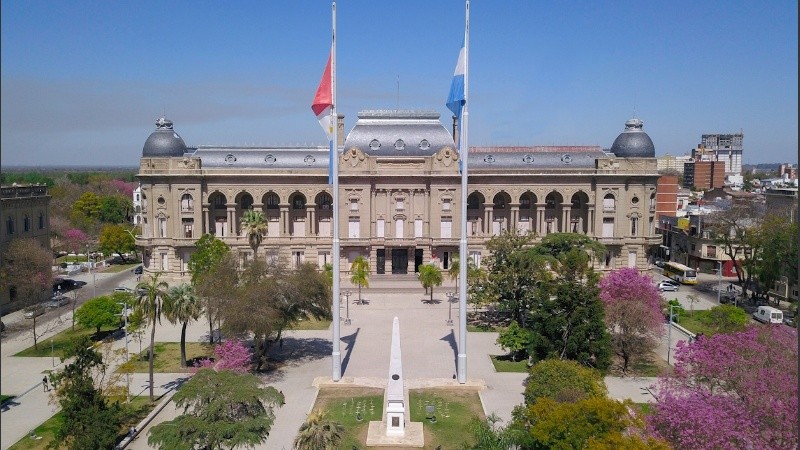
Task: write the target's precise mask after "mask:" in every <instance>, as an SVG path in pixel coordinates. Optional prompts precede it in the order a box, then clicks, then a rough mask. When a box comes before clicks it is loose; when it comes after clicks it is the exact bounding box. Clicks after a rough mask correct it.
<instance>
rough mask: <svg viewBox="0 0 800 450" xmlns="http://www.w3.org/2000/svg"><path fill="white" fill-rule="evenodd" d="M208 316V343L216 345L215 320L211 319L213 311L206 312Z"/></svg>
mask: <svg viewBox="0 0 800 450" xmlns="http://www.w3.org/2000/svg"><path fill="white" fill-rule="evenodd" d="M206 314H208V343H209V344H212V345H213V344H214V319H213V318H212V317H211V311H206Z"/></svg>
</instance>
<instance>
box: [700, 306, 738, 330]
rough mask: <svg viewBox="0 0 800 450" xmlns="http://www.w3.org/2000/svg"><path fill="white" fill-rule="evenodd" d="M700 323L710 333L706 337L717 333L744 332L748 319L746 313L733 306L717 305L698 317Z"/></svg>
mask: <svg viewBox="0 0 800 450" xmlns="http://www.w3.org/2000/svg"><path fill="white" fill-rule="evenodd" d="M700 322H702V323H703V325H705V326H706V327H707V328H709V329H710V330H712V331H710V332H709V333H707V334H708V336H711V335H714V334H717V333H734V332H737V331H744V329H745V328H747V324H748V323H749V322H750V318H749V317H748V316H747V313H746V312H745V311H744V310H743V309H741V308H739V307H736V306H733V305H717V306H715V307H713V308H711V309H710V310H709V311H708V313H706V314H704V315H703V316H701V317H700Z"/></svg>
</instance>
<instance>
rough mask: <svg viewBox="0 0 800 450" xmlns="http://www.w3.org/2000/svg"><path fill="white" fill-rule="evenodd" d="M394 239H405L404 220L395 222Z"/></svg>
mask: <svg viewBox="0 0 800 450" xmlns="http://www.w3.org/2000/svg"><path fill="white" fill-rule="evenodd" d="M394 237H396V238H397V239H403V219H397V220H396V221H395V222H394Z"/></svg>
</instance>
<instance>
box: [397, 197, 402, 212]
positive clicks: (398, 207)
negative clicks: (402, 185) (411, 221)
mask: <svg viewBox="0 0 800 450" xmlns="http://www.w3.org/2000/svg"><path fill="white" fill-rule="evenodd" d="M395 208H396V209H397V210H398V211H402V210H403V199H402V198H398V199H397V202H396V203H395Z"/></svg>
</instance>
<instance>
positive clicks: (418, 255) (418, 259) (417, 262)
mask: <svg viewBox="0 0 800 450" xmlns="http://www.w3.org/2000/svg"><path fill="white" fill-rule="evenodd" d="M421 265H422V249H421V248H417V249H414V273H417V272H419V266H421Z"/></svg>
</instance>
